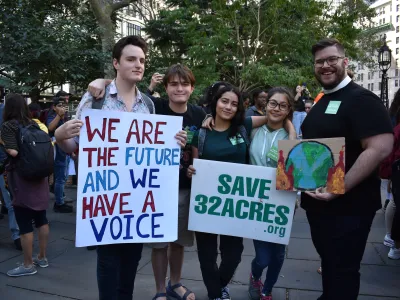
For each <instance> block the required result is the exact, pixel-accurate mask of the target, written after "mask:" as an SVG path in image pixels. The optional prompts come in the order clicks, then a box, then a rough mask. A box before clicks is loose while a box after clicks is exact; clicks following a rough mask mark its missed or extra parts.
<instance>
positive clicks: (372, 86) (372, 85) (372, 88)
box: [371, 83, 374, 91]
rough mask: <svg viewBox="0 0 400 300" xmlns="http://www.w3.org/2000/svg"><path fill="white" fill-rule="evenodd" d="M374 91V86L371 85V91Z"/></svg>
mask: <svg viewBox="0 0 400 300" xmlns="http://www.w3.org/2000/svg"><path fill="white" fill-rule="evenodd" d="M373 90H374V84H373V83H371V91H373Z"/></svg>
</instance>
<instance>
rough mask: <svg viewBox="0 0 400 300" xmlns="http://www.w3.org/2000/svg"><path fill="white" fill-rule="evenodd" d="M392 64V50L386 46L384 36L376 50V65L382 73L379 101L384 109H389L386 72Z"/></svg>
mask: <svg viewBox="0 0 400 300" xmlns="http://www.w3.org/2000/svg"><path fill="white" fill-rule="evenodd" d="M391 63H392V50H390V48H389V47H388V46H387V45H386V34H385V35H384V36H383V45H382V47H380V48H379V50H378V64H379V69H380V70H381V71H382V82H381V101H382V103H383V104H384V105H385V107H386V109H389V97H388V77H387V74H386V72H387V71H388V70H389V69H390V66H391Z"/></svg>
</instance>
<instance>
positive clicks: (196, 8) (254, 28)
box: [145, 0, 373, 95]
mask: <svg viewBox="0 0 400 300" xmlns="http://www.w3.org/2000/svg"><path fill="white" fill-rule="evenodd" d="M166 2H167V5H170V6H169V8H168V9H167V10H162V11H160V15H159V18H158V19H157V20H153V21H151V22H149V24H148V25H147V26H146V28H145V31H146V33H148V34H149V36H150V38H151V39H152V40H154V52H153V53H152V55H151V56H149V62H152V63H150V65H151V67H150V68H149V67H148V69H147V70H148V71H149V72H152V70H153V68H154V69H156V68H158V67H159V66H158V64H162V66H163V67H167V66H169V65H170V64H172V63H176V62H181V63H185V64H187V65H188V66H189V67H190V68H191V69H192V70H193V72H194V74H195V76H196V79H197V87H198V88H199V89H200V91H201V90H202V89H203V88H204V87H205V86H207V85H209V84H211V83H212V81H210V80H211V79H212V80H226V81H229V82H231V83H233V84H235V85H236V86H238V87H239V88H240V89H242V90H252V89H254V88H255V87H258V86H275V85H287V86H289V87H290V88H294V87H295V86H296V85H297V84H299V83H301V82H307V83H308V86H309V88H311V92H312V93H313V95H316V93H317V92H318V91H319V87H318V84H317V83H316V81H315V80H314V78H313V64H312V62H313V58H312V56H311V46H312V45H313V44H314V43H315V42H316V41H317V40H318V39H320V38H322V37H327V36H333V37H338V38H340V39H341V41H342V42H343V43H344V44H345V46H346V48H348V50H349V51H348V52H349V55H350V56H351V57H354V58H357V59H364V58H366V57H367V55H366V54H365V50H364V49H370V48H371V46H370V45H372V44H373V42H372V40H371V39H370V40H368V39H366V38H365V37H362V31H363V28H364V27H363V26H365V25H363V24H366V23H365V20H369V19H370V18H371V17H372V16H373V11H372V10H370V9H369V8H368V6H366V5H365V4H364V3H363V1H362V0H356V1H353V0H348V1H347V2H349V3H347V2H346V3H347V4H348V5H347V4H346V3H345V4H343V6H342V7H341V8H340V9H339V10H338V11H337V12H336V13H333V12H332V11H330V12H328V9H329V7H328V6H327V4H325V3H324V2H322V1H315V0H307V1H304V0H291V1H287V0H268V1H266V0H264V1H251V0H247V1H246V0H234V1H229V4H227V1H222V0H214V1H172V0H168V1H166ZM350 4H351V5H350ZM346 5H347V7H346V8H345V6H346ZM355 24H361V25H357V26H359V27H357V26H356V25H355ZM160 66H161V65H160ZM214 78H215V79H214Z"/></svg>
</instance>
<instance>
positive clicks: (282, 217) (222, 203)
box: [189, 159, 296, 245]
mask: <svg viewBox="0 0 400 300" xmlns="http://www.w3.org/2000/svg"><path fill="white" fill-rule="evenodd" d="M193 166H194V168H195V169H196V175H193V179H192V192H191V196H190V214H189V229H190V230H193V231H201V232H208V233H215V234H224V235H231V236H239V237H244V238H250V239H256V240H261V241H268V242H273V243H278V244H285V245H287V244H288V243H289V238H290V232H291V229H292V222H293V214H294V209H295V203H296V193H295V192H288V191H277V190H276V188H275V186H276V184H275V182H276V169H274V168H267V167H260V166H252V165H243V164H233V163H225V162H217V161H210V160H202V159H195V160H194V163H193Z"/></svg>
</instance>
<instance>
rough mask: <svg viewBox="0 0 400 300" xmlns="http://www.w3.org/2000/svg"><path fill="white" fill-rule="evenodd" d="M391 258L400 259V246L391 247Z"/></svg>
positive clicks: (389, 255)
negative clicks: (397, 247)
mask: <svg viewBox="0 0 400 300" xmlns="http://www.w3.org/2000/svg"><path fill="white" fill-rule="evenodd" d="M388 257H389V258H390V259H400V248H399V249H396V248H391V249H390V251H389V254H388Z"/></svg>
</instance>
